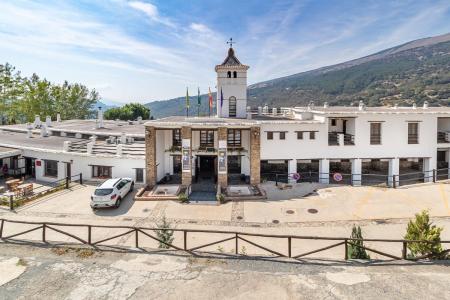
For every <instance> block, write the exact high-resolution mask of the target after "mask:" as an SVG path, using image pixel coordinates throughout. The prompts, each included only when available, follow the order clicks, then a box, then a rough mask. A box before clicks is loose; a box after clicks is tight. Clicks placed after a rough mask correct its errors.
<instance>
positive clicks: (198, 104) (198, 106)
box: [197, 87, 200, 117]
mask: <svg viewBox="0 0 450 300" xmlns="http://www.w3.org/2000/svg"><path fill="white" fill-rule="evenodd" d="M197 91H198V93H197V117H200V87H198V88H197Z"/></svg>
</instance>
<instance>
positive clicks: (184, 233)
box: [183, 230, 187, 251]
mask: <svg viewBox="0 0 450 300" xmlns="http://www.w3.org/2000/svg"><path fill="white" fill-rule="evenodd" d="M183 248H184V250H185V251H186V250H187V231H186V230H184V231H183Z"/></svg>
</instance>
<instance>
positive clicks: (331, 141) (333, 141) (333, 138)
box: [328, 132, 339, 146]
mask: <svg viewBox="0 0 450 300" xmlns="http://www.w3.org/2000/svg"><path fill="white" fill-rule="evenodd" d="M328 145H330V146H337V145H339V139H338V134H337V132H329V133H328Z"/></svg>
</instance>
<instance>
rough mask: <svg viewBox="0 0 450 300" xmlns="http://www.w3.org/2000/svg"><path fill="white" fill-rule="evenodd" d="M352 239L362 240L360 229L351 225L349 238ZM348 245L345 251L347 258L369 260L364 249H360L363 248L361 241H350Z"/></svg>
mask: <svg viewBox="0 0 450 300" xmlns="http://www.w3.org/2000/svg"><path fill="white" fill-rule="evenodd" d="M350 237H351V238H352V239H362V238H363V237H362V233H361V227H359V226H355V225H353V228H352V235H351V236H350ZM350 243H352V244H353V245H352V244H349V246H348V249H347V253H348V257H349V258H355V259H370V256H369V254H367V252H366V250H365V249H364V248H361V247H363V246H364V242H363V241H359V240H356V241H350Z"/></svg>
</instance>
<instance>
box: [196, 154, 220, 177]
mask: <svg viewBox="0 0 450 300" xmlns="http://www.w3.org/2000/svg"><path fill="white" fill-rule="evenodd" d="M198 159H199V160H200V167H199V174H198V175H199V180H202V181H204V180H207V181H208V180H213V181H215V177H216V172H215V170H216V166H215V165H216V157H215V156H199V157H198Z"/></svg>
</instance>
